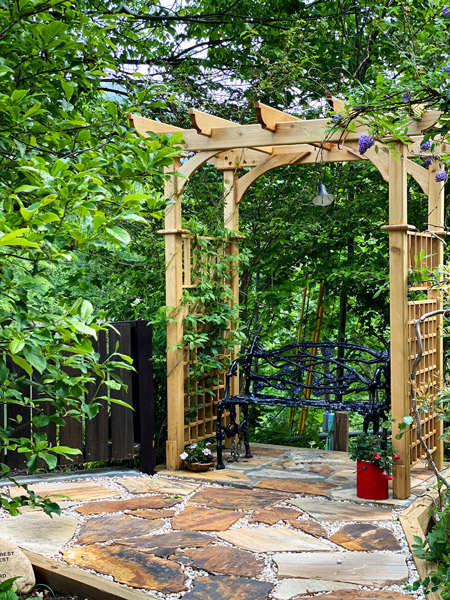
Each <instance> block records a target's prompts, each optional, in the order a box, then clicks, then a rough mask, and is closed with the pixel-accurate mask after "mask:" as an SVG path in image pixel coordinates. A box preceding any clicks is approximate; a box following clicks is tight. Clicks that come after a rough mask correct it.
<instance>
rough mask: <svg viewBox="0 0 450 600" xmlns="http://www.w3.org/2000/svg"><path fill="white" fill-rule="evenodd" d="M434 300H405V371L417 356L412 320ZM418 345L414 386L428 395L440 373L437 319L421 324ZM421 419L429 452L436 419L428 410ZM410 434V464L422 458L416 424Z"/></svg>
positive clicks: (434, 390)
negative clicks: (420, 347) (419, 345)
mask: <svg viewBox="0 0 450 600" xmlns="http://www.w3.org/2000/svg"><path fill="white" fill-rule="evenodd" d="M438 308H439V307H438V301H437V300H435V299H427V300H418V301H415V302H408V311H409V319H408V346H409V353H408V354H409V356H408V372H409V373H411V372H412V369H413V365H414V361H415V359H416V357H417V352H418V348H417V335H416V330H415V327H414V322H415V321H416V320H417V319H419V318H420V317H421V316H422V315H424V314H425V313H428V312H432V311H434V310H437V309H438ZM421 334H422V345H423V358H422V360H421V362H420V364H419V368H418V371H417V377H416V382H415V383H416V387H417V392H418V396H419V397H420V396H424V397H427V396H428V397H429V396H433V395H434V394H436V393H437V392H438V391H439V382H440V373H439V372H438V367H437V365H438V357H437V340H438V335H439V333H438V331H437V318H436V317H432V318H430V319H427V320H426V321H425V322H424V323H423V325H422V327H421ZM410 411H411V415H412V414H413V413H412V402H411V395H410ZM421 422H422V436H423V437H424V439H425V440H426V441H427V446H428V448H429V450H430V451H431V452H432V453H433V452H434V451H435V450H436V448H437V440H438V434H437V418H436V416H434V414H432V413H421ZM409 435H410V447H411V455H410V456H411V464H412V465H413V464H415V463H416V462H417V461H418V460H421V459H423V458H425V454H424V452H423V449H422V447H421V445H420V442H419V440H418V439H417V427H416V425H414V426H413V428H412V430H411V431H410V432H409Z"/></svg>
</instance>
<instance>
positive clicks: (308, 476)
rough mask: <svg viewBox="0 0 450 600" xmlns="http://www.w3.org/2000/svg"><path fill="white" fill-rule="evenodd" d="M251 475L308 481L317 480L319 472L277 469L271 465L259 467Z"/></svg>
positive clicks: (266, 478) (265, 478) (259, 477)
mask: <svg viewBox="0 0 450 600" xmlns="http://www.w3.org/2000/svg"><path fill="white" fill-rule="evenodd" d="M249 476H251V477H252V478H253V477H255V476H257V477H258V479H260V480H261V479H264V480H268V479H276V480H280V479H287V480H295V481H306V480H312V481H317V479H318V475H317V473H308V472H306V470H302V471H298V470H293V471H291V470H288V469H277V468H276V467H273V466H272V465H271V468H270V469H259V470H258V471H256V472H255V473H249Z"/></svg>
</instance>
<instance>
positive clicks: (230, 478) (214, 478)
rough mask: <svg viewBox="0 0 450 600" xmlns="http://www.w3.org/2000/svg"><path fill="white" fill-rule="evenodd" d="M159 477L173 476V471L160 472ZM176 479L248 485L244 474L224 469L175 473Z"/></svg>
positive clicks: (247, 479)
mask: <svg viewBox="0 0 450 600" xmlns="http://www.w3.org/2000/svg"><path fill="white" fill-rule="evenodd" d="M160 474H161V475H173V471H160ZM177 477H184V478H186V479H200V480H201V481H211V482H213V483H239V484H248V483H249V481H250V480H249V478H248V477H247V475H245V473H241V472H240V471H234V470H233V469H224V470H223V471H216V470H215V469H213V470H211V471H207V472H206V473H196V472H194V471H177Z"/></svg>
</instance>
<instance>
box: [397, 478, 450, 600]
mask: <svg viewBox="0 0 450 600" xmlns="http://www.w3.org/2000/svg"><path fill="white" fill-rule="evenodd" d="M437 497H438V492H437V490H431V491H429V492H427V494H426V495H424V496H421V497H420V498H418V499H417V500H415V501H414V502H413V504H411V506H409V507H408V508H407V509H406V510H405V511H404V512H403V513H402V514H401V515H400V516H399V520H400V523H401V526H402V527H403V531H404V532H405V536H406V539H407V541H408V546H409V548H410V550H411V553H412V555H413V558H414V563H415V565H416V568H417V570H418V572H419V577H420V580H421V581H423V580H424V579H425V577H427V576H428V575H429V574H430V572H431V571H436V570H437V568H436V565H435V564H434V563H432V562H431V561H429V560H425V559H424V558H419V557H418V556H416V555H415V554H414V552H413V550H412V546H413V545H414V544H415V543H416V542H415V541H414V536H419V537H420V538H422V539H425V535H426V533H427V529H428V524H429V522H430V509H431V507H432V506H433V502H434V500H436V498H437ZM427 600H442V596H441V594H440V592H439V591H437V592H430V593H429V594H428V595H427Z"/></svg>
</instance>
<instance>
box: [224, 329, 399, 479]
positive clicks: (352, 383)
mask: <svg viewBox="0 0 450 600" xmlns="http://www.w3.org/2000/svg"><path fill="white" fill-rule="evenodd" d="M389 362H390V359H389V352H388V351H387V350H383V351H381V352H377V351H375V350H371V349H370V348H366V347H365V346H359V345H357V344H350V343H346V342H299V343H295V344H289V345H288V346H283V347H282V348H274V349H270V350H266V349H264V348H263V347H262V346H261V345H260V344H259V343H258V336H256V337H255V338H254V339H253V342H252V345H251V348H250V351H249V352H248V354H246V355H245V356H244V357H241V358H237V359H236V360H235V361H233V363H232V364H231V366H230V369H229V370H228V373H227V376H226V386H225V395H224V397H223V399H222V400H221V402H219V404H218V407H217V469H224V468H225V465H224V464H223V458H222V445H223V441H224V439H225V436H226V437H230V438H231V437H234V436H236V435H238V436H239V438H240V437H241V436H243V438H244V446H245V457H246V458H251V456H252V455H251V452H250V444H249V435H248V412H249V411H248V407H249V406H250V405H255V404H257V405H266V406H282V407H284V406H286V407H300V408H306V407H309V408H320V409H324V410H329V411H351V412H356V413H358V414H360V415H362V416H363V430H364V431H367V430H368V428H369V425H370V424H372V425H373V431H374V432H375V433H376V432H378V431H379V428H380V424H381V423H382V422H383V421H385V420H386V418H387V416H388V413H389V410H390V364H389ZM238 365H242V369H243V371H244V375H245V391H244V393H242V394H238V395H235V396H230V383H231V378H232V377H235V376H236V375H237V373H238ZM237 406H239V407H240V408H241V411H240V412H241V416H240V422H239V423H237V422H236V417H237V410H236V407H237ZM224 410H229V411H230V419H229V422H228V424H227V425H226V426H225V425H223V423H222V421H223V418H222V417H223V413H224Z"/></svg>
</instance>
